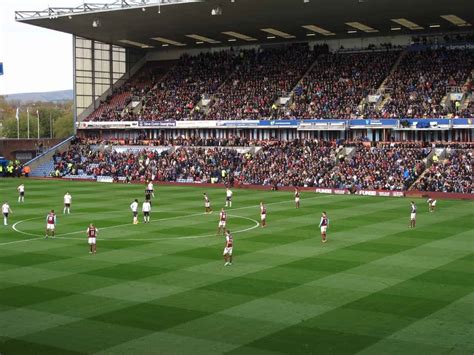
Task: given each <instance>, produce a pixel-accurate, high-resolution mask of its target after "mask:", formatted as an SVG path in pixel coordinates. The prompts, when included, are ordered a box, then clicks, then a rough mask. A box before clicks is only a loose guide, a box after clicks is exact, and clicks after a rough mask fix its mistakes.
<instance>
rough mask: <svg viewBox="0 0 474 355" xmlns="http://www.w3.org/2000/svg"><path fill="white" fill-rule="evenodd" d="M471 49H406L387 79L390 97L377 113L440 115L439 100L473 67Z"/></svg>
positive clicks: (463, 80)
mask: <svg viewBox="0 0 474 355" xmlns="http://www.w3.org/2000/svg"><path fill="white" fill-rule="evenodd" d="M473 58H474V52H473V51H472V50H469V49H465V50H446V49H435V50H432V49H424V50H408V51H407V53H406V54H405V56H404V57H403V58H402V60H401V63H400V64H399V66H398V68H397V70H395V72H394V73H392V74H391V75H390V76H389V77H388V80H387V83H386V87H387V88H388V89H390V90H391V95H390V100H388V101H387V103H386V104H385V105H384V106H383V108H382V109H381V111H380V113H379V117H381V118H389V117H412V118H420V117H444V116H446V115H448V113H449V112H448V110H447V109H446V108H444V107H443V106H442V105H441V100H442V99H443V97H444V96H445V95H446V93H447V90H448V88H449V87H451V86H458V87H462V86H463V85H464V84H465V83H466V80H467V79H468V78H469V75H470V73H471V70H472V68H473V67H474V59H473Z"/></svg>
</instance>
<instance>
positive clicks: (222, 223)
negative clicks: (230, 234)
mask: <svg viewBox="0 0 474 355" xmlns="http://www.w3.org/2000/svg"><path fill="white" fill-rule="evenodd" d="M226 224H227V212H226V211H225V210H224V208H222V209H221V212H220V213H219V225H218V227H217V235H220V234H221V232H222V235H224V233H225V227H226Z"/></svg>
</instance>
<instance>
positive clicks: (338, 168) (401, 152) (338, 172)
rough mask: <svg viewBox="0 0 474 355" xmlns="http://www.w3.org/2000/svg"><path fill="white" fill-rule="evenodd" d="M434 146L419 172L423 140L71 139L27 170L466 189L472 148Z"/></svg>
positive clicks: (470, 188)
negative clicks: (436, 156)
mask: <svg viewBox="0 0 474 355" xmlns="http://www.w3.org/2000/svg"><path fill="white" fill-rule="evenodd" d="M111 143H112V144H111ZM135 143H137V144H138V143H139V142H135ZM148 143H151V142H148ZM154 144H156V146H154ZM234 144H235V145H234ZM440 147H441V148H439V149H441V151H444V152H445V153H443V154H446V156H447V158H446V159H445V160H443V161H441V162H440V163H434V164H432V165H431V167H429V168H428V169H427V170H426V171H425V169H426V167H427V163H428V160H429V161H430V162H431V160H430V159H431V157H432V156H433V152H434V151H433V147H432V146H429V145H427V144H426V143H414V142H408V143H379V144H377V145H376V146H372V145H371V144H370V143H367V142H365V143H360V142H354V143H351V142H349V143H346V144H345V145H342V144H340V145H337V144H336V142H326V141H318V140H293V141H277V140H266V141H248V140H244V141H240V140H237V139H235V140H232V139H230V140H229V139H222V140H219V139H216V138H212V139H208V140H203V139H198V138H196V137H193V138H189V139H185V138H179V139H176V140H173V141H166V140H158V141H154V142H153V144H152V145H149V146H142V145H135V146H134V145H120V144H117V142H104V141H97V140H92V141H82V142H80V141H77V142H76V143H75V144H72V145H71V147H70V148H69V150H68V151H66V152H64V153H60V154H56V155H55V156H54V158H53V161H54V166H53V165H52V164H49V165H48V164H45V165H43V166H41V167H40V168H38V169H37V173H34V174H33V175H35V174H36V176H43V175H45V174H46V175H51V176H57V177H62V176H65V177H69V178H71V177H72V178H92V177H102V176H106V177H111V178H113V180H114V181H124V180H125V181H130V182H131V181H145V180H149V179H151V180H155V181H168V182H195V183H200V182H205V183H219V182H221V183H231V184H244V185H245V184H252V185H264V186H272V187H274V188H278V187H280V186H305V187H320V188H335V189H357V190H358V189H363V190H391V191H406V190H408V189H409V188H410V187H411V186H412V187H413V188H415V189H418V190H421V191H441V192H461V193H472V192H473V183H472V163H473V159H472V146H470V145H463V144H451V145H450V146H449V147H447V148H446V147H443V146H442V145H441V146H440ZM437 149H438V148H437ZM48 169H49V171H48ZM38 172H39V174H40V175H37V174H38Z"/></svg>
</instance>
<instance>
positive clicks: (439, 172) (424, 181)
mask: <svg viewBox="0 0 474 355" xmlns="http://www.w3.org/2000/svg"><path fill="white" fill-rule="evenodd" d="M446 150H447V152H446V153H447V155H446V158H445V159H443V160H441V161H433V165H431V166H430V168H429V169H428V170H427V171H426V172H425V174H423V176H422V177H421V179H420V180H419V181H418V182H417V183H416V184H415V186H414V188H415V189H416V190H420V191H435V192H456V193H466V194H472V193H473V192H474V182H473V179H472V173H473V171H472V168H473V164H474V160H473V155H472V153H473V149H455V148H450V147H448V148H447V149H446Z"/></svg>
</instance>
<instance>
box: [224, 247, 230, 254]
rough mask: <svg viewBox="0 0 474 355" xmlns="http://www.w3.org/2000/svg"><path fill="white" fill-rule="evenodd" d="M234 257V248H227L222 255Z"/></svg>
mask: <svg viewBox="0 0 474 355" xmlns="http://www.w3.org/2000/svg"><path fill="white" fill-rule="evenodd" d="M226 254H227V255H232V247H225V248H224V253H223V254H222V255H226Z"/></svg>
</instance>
